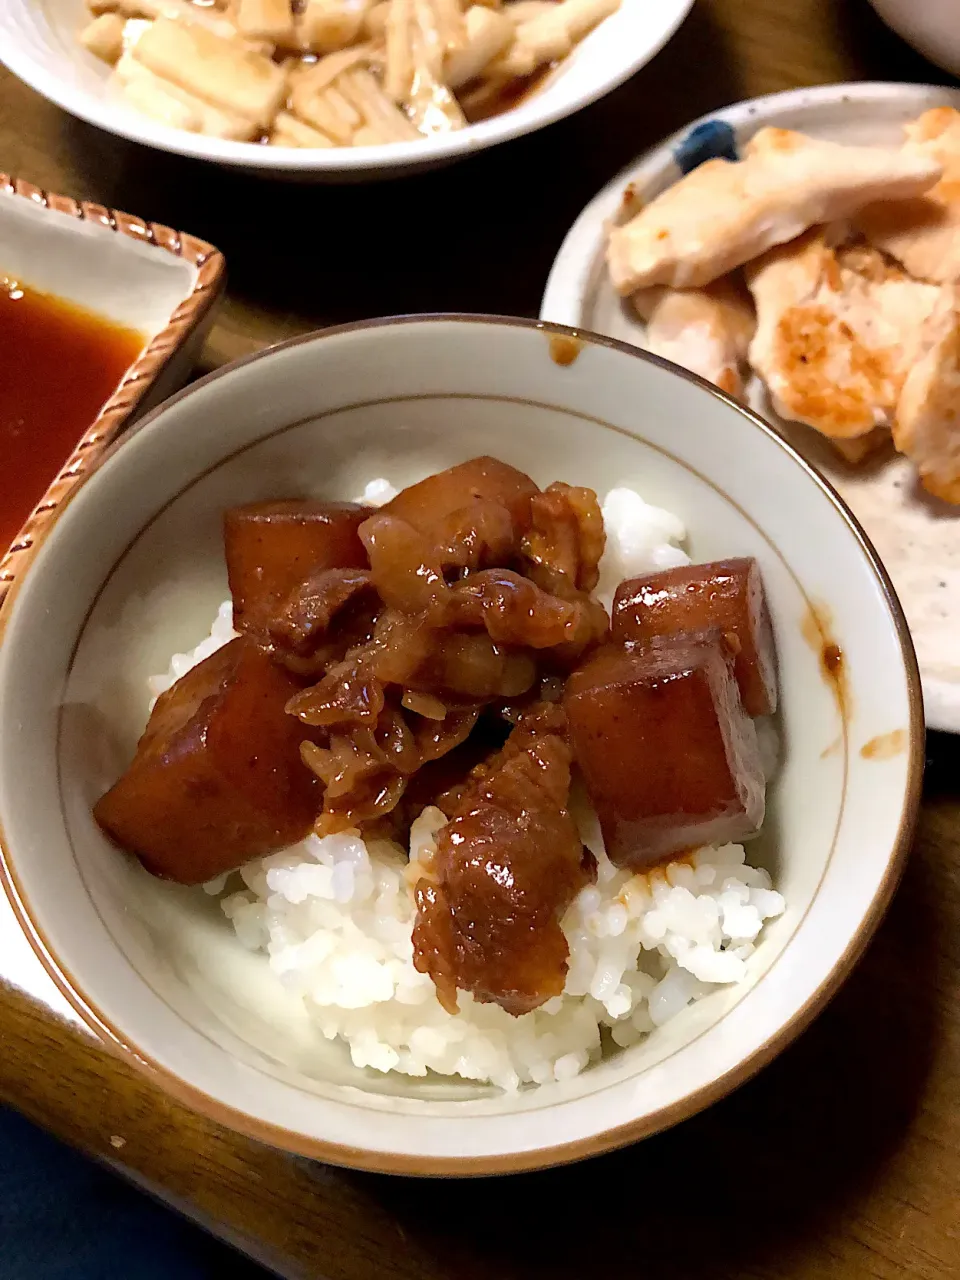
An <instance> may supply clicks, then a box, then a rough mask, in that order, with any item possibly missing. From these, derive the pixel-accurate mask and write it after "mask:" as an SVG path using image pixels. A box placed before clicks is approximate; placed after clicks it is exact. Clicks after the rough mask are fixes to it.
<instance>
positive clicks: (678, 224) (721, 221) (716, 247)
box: [607, 129, 942, 295]
mask: <svg viewBox="0 0 960 1280" xmlns="http://www.w3.org/2000/svg"><path fill="white" fill-rule="evenodd" d="M941 172H942V169H941V166H940V165H939V164H938V163H937V161H935V160H933V159H931V158H930V157H929V156H925V155H913V154H910V153H909V152H904V151H899V150H894V149H892V148H883V147H846V146H842V145H840V144H839V143H836V142H823V141H821V140H820V139H817V138H808V137H805V136H804V135H803V134H800V133H792V132H790V131H789V130H786V129H761V130H760V131H759V133H757V134H756V135H755V136H754V138H753V140H752V141H751V142H750V144H749V145H748V146H747V148H746V157H745V158H744V159H743V160H741V161H739V162H737V163H735V164H731V163H730V162H729V161H726V160H708V161H707V162H706V163H705V164H702V165H700V166H699V167H698V168H696V169H694V170H693V172H692V173H689V174H688V175H687V176H686V177H685V178H682V179H681V180H680V181H679V182H677V183H675V184H674V185H673V186H672V187H669V188H668V189H667V190H666V191H664V192H663V193H662V194H661V195H659V196H658V197H657V198H656V199H655V200H653V201H652V202H651V203H650V204H648V205H647V206H646V208H645V209H642V210H641V211H640V213H638V214H637V215H636V217H634V218H632V219H631V220H630V221H629V222H627V223H626V224H625V225H624V226H622V227H617V228H615V229H614V230H613V231H612V232H611V233H610V242H609V245H608V249H607V260H608V263H609V266H610V274H611V277H612V279H613V284H614V287H615V288H616V290H617V292H618V293H620V294H623V295H627V294H631V293H634V292H635V291H636V290H637V289H643V288H646V287H648V286H650V285H657V284H663V285H670V286H671V287H672V288H674V289H693V288H700V287H701V286H703V285H705V284H709V283H710V282H711V281H712V280H716V279H717V277H718V276H722V275H726V274H727V273H728V272H729V271H732V270H733V269H734V268H735V267H738V266H742V265H743V263H745V262H749V261H750V260H751V259H752V258H755V257H757V255H758V254H761V253H763V252H765V251H766V250H767V249H770V248H772V247H773V246H774V245H778V244H784V243H785V242H787V241H788V240H793V239H794V238H795V237H796V236H798V235H800V234H801V232H803V231H805V230H807V228H809V227H811V226H814V225H816V224H818V223H823V222H833V221H835V220H836V219H839V218H847V217H849V216H851V215H852V214H853V213H855V212H856V211H857V210H858V209H860V208H862V207H863V206H864V205H865V204H868V203H870V202H871V201H873V200H878V199H881V198H882V199H887V200H897V199H906V198H908V197H911V196H917V195H922V194H923V193H924V192H925V191H927V190H928V189H929V188H930V187H932V186H933V184H934V183H935V182H936V181H937V179H938V178H939V177H940V175H941Z"/></svg>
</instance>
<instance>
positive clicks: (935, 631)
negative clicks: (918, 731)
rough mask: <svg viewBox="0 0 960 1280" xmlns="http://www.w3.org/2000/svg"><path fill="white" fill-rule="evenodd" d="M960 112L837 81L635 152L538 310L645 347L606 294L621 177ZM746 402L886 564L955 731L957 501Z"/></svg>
mask: <svg viewBox="0 0 960 1280" xmlns="http://www.w3.org/2000/svg"><path fill="white" fill-rule="evenodd" d="M942 105H948V106H954V107H957V108H960V91H958V90H956V89H947V88H944V87H940V86H936V85H909V84H840V85H824V86H822V87H820V88H816V89H801V90H792V91H790V92H788V93H776V94H771V95H770V96H768V97H765V98H754V99H753V100H752V101H749V102H740V103H737V104H736V105H735V106H732V107H727V108H726V109H724V110H723V111H718V112H716V113H714V114H713V115H711V116H705V117H703V118H702V119H700V120H697V121H695V122H694V123H693V124H692V125H690V126H689V127H688V128H686V129H683V130H681V132H679V133H677V134H674V135H673V137H671V138H668V139H667V140H666V141H665V142H663V143H661V145H660V146H658V147H656V148H654V149H653V150H652V151H649V152H647V154H646V155H644V156H642V157H641V158H640V159H639V160H638V161H637V162H636V163H635V164H634V165H632V166H631V167H630V168H629V169H627V170H625V171H624V172H623V173H622V174H620V175H619V177H617V178H615V179H614V180H613V182H611V183H610V184H609V185H608V186H607V187H605V188H604V189H603V191H601V192H600V194H599V195H598V196H597V197H596V198H595V199H594V200H592V201H591V202H590V204H589V205H587V207H586V209H584V211H583V213H582V214H581V215H580V217H579V218H578V219H577V221H576V222H575V223H574V225H573V227H572V228H571V230H570V232H569V233H568V235H567V237H566V239H565V240H564V243H563V246H562V248H561V249H560V253H559V254H558V255H557V259H556V261H555V262H554V264H553V269H552V271H551V273H550V278H549V280H548V282H547V288H546V292H545V294H544V297H543V304H542V307H541V312H540V314H541V317H542V318H543V319H544V320H553V321H557V322H560V323H563V324H569V325H573V326H575V327H578V328H580V327H582V328H585V329H592V330H594V331H595V332H597V333H604V334H609V335H610V336H611V337H615V338H620V339H621V340H623V341H626V342H632V343H635V344H636V345H637V346H643V345H644V326H643V324H642V322H641V321H640V320H639V317H638V316H637V315H636V314H635V313H634V312H633V310H632V308H631V307H629V305H628V304H627V303H626V302H625V300H623V299H621V298H619V297H618V296H617V295H616V293H615V292H614V290H613V286H612V285H611V283H610V279H609V276H608V274H607V270H606V266H605V262H604V250H605V247H606V227H607V224H608V223H609V221H610V220H611V219H614V218H616V217H617V214H618V211H619V209H620V206H621V201H622V198H623V193H624V190H625V188H626V187H627V184H628V183H632V184H634V189H635V191H636V195H637V197H639V198H640V199H641V200H650V199H652V198H653V197H654V196H656V195H658V194H659V193H660V192H661V191H662V190H663V189H664V188H665V187H668V186H669V185H670V184H671V183H673V182H675V181H676V180H677V178H679V177H680V175H681V174H682V173H685V172H689V170H690V169H692V168H694V167H695V165H697V164H699V163H700V162H701V161H703V160H706V159H708V158H709V157H711V156H715V155H727V156H731V155H732V154H733V153H735V151H736V148H737V146H738V145H739V144H740V143H742V142H743V141H745V140H746V139H747V138H749V137H750V136H751V135H752V134H753V133H754V132H755V131H756V130H757V129H759V128H761V127H762V126H764V125H779V126H781V127H783V128H788V129H799V130H801V131H802V132H804V133H809V134H811V135H812V136H814V137H820V138H830V139H833V140H834V141H837V142H848V143H859V144H866V145H871V144H873V145H894V144H896V143H897V142H899V141H900V139H901V138H902V132H901V129H902V125H903V124H904V123H905V122H906V121H908V120H912V119H914V118H915V117H916V116H918V115H919V114H920V113H921V112H922V111H926V110H927V109H928V108H930V107H934V106H942ZM750 399H751V403H752V404H753V406H754V408H756V409H758V410H759V411H760V412H761V413H763V414H764V415H765V416H766V417H767V418H768V419H769V420H770V421H772V422H773V425H774V426H776V427H777V429H778V430H780V431H781V432H782V434H783V435H785V436H786V437H787V438H788V439H789V440H790V442H791V443H792V444H793V445H795V446H796V447H797V448H798V449H799V450H800V451H801V452H802V453H803V454H804V455H805V456H806V457H807V459H808V460H809V461H810V462H812V463H813V464H814V465H815V466H817V467H818V468H819V469H820V471H821V472H822V473H823V474H824V475H826V476H827V478H828V479H829V480H830V481H831V482H832V484H833V485H834V486H835V487H836V488H837V489H838V490H839V491H840V493H841V494H842V495H843V497H844V498H845V499H846V501H847V502H848V503H849V505H850V507H851V508H852V509H853V512H854V514H855V515H856V516H857V517H858V518H859V520H860V521H861V523H862V524H863V526H864V528H865V529H866V532H867V533H868V534H869V536H870V538H871V539H872V540H873V543H874V545H875V546H876V548H877V550H878V551H879V553H880V555H881V557H882V558H883V560H884V562H885V563H886V566H887V569H888V570H889V572H890V576H891V577H892V579H893V582H894V585H895V586H896V588H897V591H898V593H899V595H900V599H901V602H902V603H903V607H904V610H905V612H906V615H907V620H908V622H909V624H910V628H911V631H912V633H913V640H914V644H915V645H916V649H917V654H918V657H919V660H920V670H921V674H922V677H923V690H924V700H925V703H926V717H927V724H928V726H929V727H930V728H932V729H945V730H947V731H948V732H951V733H960V508H955V507H950V506H947V505H946V504H945V503H942V502H938V501H937V500H935V499H933V498H930V497H928V496H926V495H925V494H924V493H923V491H922V490H920V489H919V486H918V485H917V483H916V478H915V473H914V470H913V467H912V466H911V464H910V463H909V462H907V461H906V459H904V458H899V457H894V456H887V457H884V458H881V459H880V460H878V461H877V462H875V463H873V464H871V465H869V466H867V467H863V468H859V469H853V468H851V467H849V466H846V465H845V464H843V463H842V462H840V460H839V459H838V458H836V457H835V455H834V454H833V451H832V450H831V448H830V446H829V445H828V444H827V443H826V442H825V441H824V440H823V439H822V438H821V437H819V436H818V435H817V434H816V433H815V432H814V431H812V430H810V429H809V428H807V427H803V426H798V425H796V424H788V423H784V422H782V421H780V420H778V419H777V418H776V417H775V416H774V415H772V414H771V412H770V409H769V406H768V405H767V404H766V403H765V398H764V395H763V392H762V388H761V387H759V386H758V385H756V380H755V384H754V386H753V387H752V388H751V394H750Z"/></svg>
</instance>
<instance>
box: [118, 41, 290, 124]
mask: <svg viewBox="0 0 960 1280" xmlns="http://www.w3.org/2000/svg"><path fill="white" fill-rule="evenodd" d="M132 53H133V57H134V58H135V59H136V61H138V62H139V63H141V64H142V65H143V66H145V67H146V68H147V70H148V71H152V72H153V73H154V75H157V76H161V77H162V78H163V79H164V80H169V81H171V83H173V84H175V85H178V86H179V87H180V88H181V89H185V90H186V91H187V93H191V94H194V95H195V96H196V97H198V98H200V99H201V100H202V101H204V102H209V103H212V104H213V105H214V106H215V107H219V108H220V109H221V110H223V111H227V112H230V113H231V114H232V115H237V116H241V117H242V118H243V119H245V120H249V121H250V123H251V124H252V125H254V126H256V127H257V128H259V129H267V128H269V126H270V125H271V124H272V122H273V118H274V116H275V115H276V114H277V112H278V110H279V109H280V107H281V106H282V105H283V99H284V97H285V95H286V91H287V82H286V72H285V71H284V70H283V68H282V67H279V66H278V65H277V64H276V63H275V62H272V61H271V60H270V59H269V58H267V57H265V56H264V55H263V54H261V53H255V52H253V51H252V50H250V49H245V48H243V47H242V46H241V45H239V44H238V43H237V42H236V41H235V40H225V39H223V38H222V37H221V36H218V35H215V34H214V33H213V32H212V31H208V30H207V29H206V28H205V27H201V26H197V25H195V24H194V23H186V22H177V21H174V20H172V19H170V18H164V17H161V18H158V19H157V20H156V22H154V23H153V25H152V26H150V27H148V29H147V30H146V31H145V32H144V33H143V35H142V36H141V37H140V39H139V40H138V41H137V43H136V45H135V46H134V48H133V50H132Z"/></svg>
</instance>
